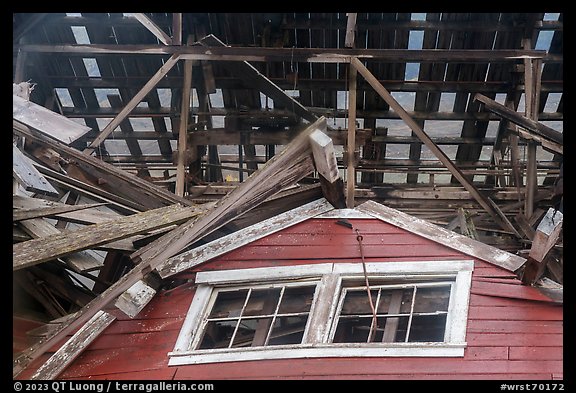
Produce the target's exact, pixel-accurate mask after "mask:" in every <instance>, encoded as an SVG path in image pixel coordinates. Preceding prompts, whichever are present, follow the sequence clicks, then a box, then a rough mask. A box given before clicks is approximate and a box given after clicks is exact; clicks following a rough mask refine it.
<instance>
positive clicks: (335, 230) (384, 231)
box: [19, 219, 563, 380]
mask: <svg viewBox="0 0 576 393" xmlns="http://www.w3.org/2000/svg"><path fill="white" fill-rule="evenodd" d="M349 221H350V222H351V223H352V224H353V226H354V228H355V229H356V228H358V229H359V230H360V233H361V234H362V235H363V237H364V239H363V244H364V255H365V257H366V260H367V261H376V260H378V261H382V262H383V263H385V262H387V261H402V260H405V261H417V260H422V261H426V260H435V259H474V258H471V257H469V256H467V255H465V254H462V253H460V252H458V251H454V250H452V249H450V248H448V247H446V246H443V245H441V244H438V243H435V242H433V241H430V240H428V239H425V238H422V237H420V236H417V235H414V234H412V233H410V232H406V231H404V230H402V229H401V228H398V227H395V226H393V225H390V224H387V223H384V222H381V221H379V220H358V219H351V220H349ZM335 222H336V220H335V219H312V220H308V221H306V222H304V223H301V224H298V225H295V226H293V227H290V228H287V229H285V230H283V231H281V232H278V233H276V234H273V235H270V236H267V237H266V238H263V239H260V240H258V241H255V242H253V243H251V244H249V245H247V246H244V247H242V248H240V249H238V250H235V251H232V252H230V253H228V254H226V255H223V256H221V257H219V258H216V259H214V260H212V261H210V262H208V263H206V264H204V265H203V266H201V267H200V268H199V269H197V270H215V269H237V268H251V267H264V266H284V265H293V264H309V263H326V262H346V263H349V262H360V260H361V259H360V253H359V247H358V242H357V240H356V233H355V232H354V231H353V230H351V229H349V228H346V227H343V226H340V225H336V223H335ZM424 263H425V262H424ZM192 276H193V272H190V271H188V272H183V273H181V274H179V275H177V276H175V277H174V278H186V277H189V278H191V277H192ZM472 277H473V282H472V293H471V297H470V310H469V320H468V325H467V333H466V341H467V343H468V346H467V348H466V349H465V353H464V357H463V358H355V359H354V360H353V361H351V360H350V359H347V358H322V359H296V360H289V359H282V360H270V361H246V362H230V363H221V364H202V365H192V366H178V367H168V366H167V364H168V356H167V353H168V352H170V351H171V350H172V349H173V347H174V344H175V342H176V338H177V337H178V334H179V331H180V327H181V325H182V323H183V321H184V318H185V316H186V313H187V311H188V308H189V306H190V302H191V300H192V296H193V291H194V285H193V283H187V284H183V285H181V286H178V287H176V288H173V289H171V290H166V291H160V292H159V293H158V294H157V295H156V296H155V298H154V299H153V300H152V301H151V302H150V303H149V304H148V305H147V307H146V308H145V309H144V310H143V311H142V312H141V313H140V314H139V315H138V316H136V318H134V319H132V320H131V319H129V318H128V317H127V316H125V315H124V316H123V315H122V314H121V313H117V312H116V313H115V315H118V316H119V319H117V320H116V321H114V322H113V323H112V324H111V325H110V327H108V328H107V329H106V330H105V331H104V332H103V333H102V334H101V335H100V336H99V337H98V338H97V339H96V340H95V341H94V342H93V343H92V344H91V345H90V346H89V347H88V348H87V349H86V350H84V352H83V353H82V354H81V355H80V356H79V357H78V358H77V359H76V360H75V361H74V362H73V363H72V364H71V365H70V366H69V367H68V368H67V369H66V370H65V371H64V372H63V373H62V374H61V375H60V378H61V379H138V380H141V379H179V380H182V379H193V380H202V379H207V380H220V379H307V378H310V379H517V380H531V379H561V378H562V377H563V375H562V372H563V371H562V370H563V358H562V352H563V348H562V324H563V322H562V319H563V312H562V307H560V306H558V305H553V304H551V303H549V302H544V301H536V300H525V299H522V298H524V297H528V298H534V299H538V298H541V296H539V294H538V293H537V292H536V291H535V290H534V289H533V288H529V287H525V286H521V285H520V281H519V280H517V279H516V278H515V275H514V274H512V273H510V272H508V271H506V270H504V269H501V268H498V267H496V266H494V265H491V264H489V263H487V262H484V261H480V260H477V259H475V268H474V272H473V276H472ZM49 355H50V353H47V354H45V356H43V357H41V358H39V359H37V361H36V362H34V363H33V365H34V364H35V365H39V364H41V362H43V361H45V360H46V359H47V358H48V356H49ZM31 368H33V367H31ZM32 373H33V370H26V371H25V372H23V373H22V374H21V375H20V377H19V378H23V379H25V378H26V377H27V376H30V375H32Z"/></svg>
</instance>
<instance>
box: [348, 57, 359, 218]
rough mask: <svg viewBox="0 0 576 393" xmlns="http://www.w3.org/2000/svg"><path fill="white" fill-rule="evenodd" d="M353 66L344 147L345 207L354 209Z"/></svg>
mask: <svg viewBox="0 0 576 393" xmlns="http://www.w3.org/2000/svg"><path fill="white" fill-rule="evenodd" d="M357 73H358V69H357V68H356V66H355V65H354V64H352V63H351V64H350V67H348V85H349V87H348V97H349V98H348V114H349V116H348V144H347V146H346V152H347V156H348V157H347V160H346V207H348V208H349V209H352V208H353V207H354V188H355V187H356V168H355V167H356V75H357Z"/></svg>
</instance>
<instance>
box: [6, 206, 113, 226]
mask: <svg viewBox="0 0 576 393" xmlns="http://www.w3.org/2000/svg"><path fill="white" fill-rule="evenodd" d="M103 205H106V203H90V204H83V205H66V206H46V207H38V208H31V209H15V208H14V209H13V210H12V221H13V222H16V221H22V220H29V219H31V218H40V217H53V216H56V215H59V214H62V213H68V212H73V211H77V210H83V209H90V208H93V207H97V206H103Z"/></svg>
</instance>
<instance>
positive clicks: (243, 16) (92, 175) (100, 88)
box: [12, 12, 564, 363]
mask: <svg viewBox="0 0 576 393" xmlns="http://www.w3.org/2000/svg"><path fill="white" fill-rule="evenodd" d="M12 20H13V320H18V321H19V323H20V325H19V326H21V325H22V324H23V323H25V324H27V326H29V329H28V330H26V331H21V330H19V331H14V332H13V357H14V359H15V362H17V361H20V362H24V363H26V362H28V361H30V360H32V359H34V358H35V357H36V356H37V355H38V354H39V353H41V352H42V351H43V350H46V348H47V346H46V345H50V344H51V342H50V340H48V344H45V341H44V344H42V343H43V340H44V339H46V338H47V337H48V338H52V337H55V336H56V338H58V337H61V336H62V334H64V333H62V332H63V329H64V327H65V326H70V325H71V323H70V321H75V322H76V321H78V323H77V324H76V325H75V326H78V324H79V323H80V322H82V321H83V322H85V321H87V320H88V319H89V318H90V317H91V316H92V315H94V313H95V312H96V311H97V310H99V309H102V308H104V307H108V306H110V305H111V304H114V301H115V300H116V299H119V298H120V297H121V295H123V293H125V291H127V290H128V289H129V288H130V287H131V286H132V285H133V284H134V283H135V280H136V281H137V280H142V281H143V282H145V283H146V284H147V285H149V286H150V287H152V288H155V289H158V288H160V287H163V288H169V287H171V286H175V285H178V283H176V282H171V281H169V280H162V279H161V278H160V276H159V275H158V274H156V272H155V270H154V269H155V267H156V266H158V263H159V261H160V260H161V259H166V258H168V257H172V256H174V255H176V254H178V253H179V252H182V251H185V250H190V249H192V248H194V247H197V246H198V245H201V244H205V243H207V242H209V241H212V240H214V239H218V238H219V237H222V236H224V235H227V234H230V233H233V232H235V231H238V230H239V229H242V228H245V227H247V226H249V225H252V224H254V223H257V222H260V221H262V220H265V219H267V218H270V217H273V216H275V215H278V214H280V213H282V212H285V211H287V210H290V209H293V208H295V207H298V206H301V205H303V204H305V203H308V202H311V201H314V200H316V199H319V198H322V197H323V198H326V199H327V200H328V201H329V202H330V203H331V204H332V205H333V206H334V207H336V208H338V209H345V208H348V209H351V208H354V207H355V206H357V205H359V204H360V203H363V202H365V201H368V200H371V201H375V202H378V203H381V204H383V205H386V206H388V207H391V208H394V209H397V210H399V211H402V212H404V213H406V214H409V215H411V216H415V217H418V218H421V219H424V220H427V221H429V222H430V223H433V224H436V225H438V226H441V227H443V228H446V229H448V230H451V231H454V232H456V233H458V234H462V235H465V236H468V237H471V238H473V239H475V240H477V241H479V242H482V243H485V244H488V245H491V246H493V247H496V248H498V249H500V250H504V251H507V252H510V253H512V254H516V255H518V256H521V257H523V258H526V263H525V264H524V265H523V266H522V268H520V269H519V270H518V271H517V272H516V273H517V275H518V277H519V278H521V280H522V284H523V285H529V286H534V287H537V288H539V289H541V290H542V291H546V292H547V293H549V294H550V293H552V294H553V295H554V296H555V297H556V298H557V299H558V301H559V302H562V288H563V238H562V216H563V213H562V211H563V190H562V182H563V180H562V179H563V165H562V162H563V118H564V115H563V15H562V13H513V12H512V13H441V12H440V13H439V12H435V13H290V12H284V13H224V12H223V13H133V14H122V13H14V14H13V15H12ZM313 130H321V131H322V132H320V133H312V134H310V131H313ZM304 134H306V135H304ZM303 135H304V136H306V138H305V139H303ZM309 141H310V142H309ZM311 157H314V159H313V160H312V159H311ZM193 222H202V223H203V224H202V225H201V226H194V225H192V223H193ZM167 234H170V236H169V237H168V238H169V239H170V241H168V240H164V239H167V237H166V236H167ZM116 304H118V303H116ZM87 305H89V307H86V306H87ZM87 309H89V310H90V311H86V310H87ZM38 343H41V344H38ZM22 359H24V360H22Z"/></svg>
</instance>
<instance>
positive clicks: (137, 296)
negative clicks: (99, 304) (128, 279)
mask: <svg viewBox="0 0 576 393" xmlns="http://www.w3.org/2000/svg"><path fill="white" fill-rule="evenodd" d="M155 294H156V289H154V288H152V287H151V286H150V285H148V284H147V283H146V282H144V281H143V280H140V281H138V282H137V283H136V284H134V285H132V286H131V287H130V288H128V289H127V290H126V291H125V292H124V293H123V294H122V295H120V296H118V298H117V299H116V302H115V303H114V305H115V306H116V307H117V308H118V309H120V310H121V311H122V312H123V313H124V314H126V315H128V316H129V317H130V318H134V317H135V316H136V315H138V313H139V312H140V311H142V309H143V308H144V307H145V306H146V304H148V302H149V301H150V300H151V299H152V298H153V297H154V295H155Z"/></svg>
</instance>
